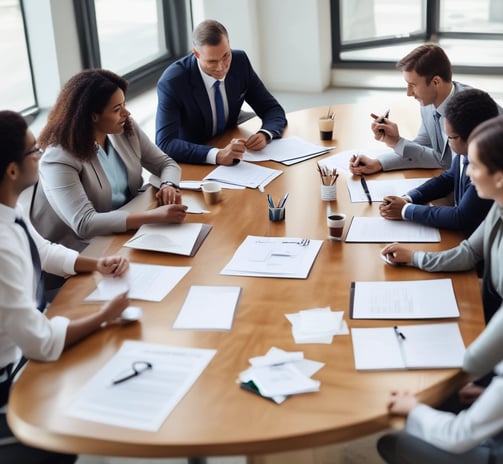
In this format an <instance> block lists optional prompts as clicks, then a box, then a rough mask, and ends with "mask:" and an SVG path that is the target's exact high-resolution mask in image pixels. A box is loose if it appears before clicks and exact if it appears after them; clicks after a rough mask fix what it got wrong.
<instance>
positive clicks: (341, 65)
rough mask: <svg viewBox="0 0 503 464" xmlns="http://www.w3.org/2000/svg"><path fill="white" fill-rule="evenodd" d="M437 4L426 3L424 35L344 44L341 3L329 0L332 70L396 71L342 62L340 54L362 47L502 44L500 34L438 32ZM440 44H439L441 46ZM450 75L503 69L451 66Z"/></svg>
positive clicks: (388, 65) (435, 0)
mask: <svg viewBox="0 0 503 464" xmlns="http://www.w3.org/2000/svg"><path fill="white" fill-rule="evenodd" d="M440 1H441V0H426V24H425V30H424V32H420V33H416V34H411V35H409V36H407V37H389V38H380V39H376V40H365V41H358V42H353V43H348V44H343V43H342V41H341V34H340V30H341V28H340V21H341V14H340V13H341V0H330V16H331V28H332V69H336V68H337V69H369V68H371V69H383V70H384V69H385V70H388V69H395V66H396V62H391V61H371V60H354V61H353V60H351V61H348V60H343V59H341V53H342V52H346V51H355V50H362V49H365V48H376V47H383V46H388V45H403V44H404V43H408V42H411V43H415V44H417V42H422V43H425V42H437V43H438V42H439V41H440V40H442V39H462V40H501V41H502V45H503V34H498V33H483V32H452V31H449V32H446V31H444V32H442V31H440ZM440 45H442V44H441V43H440ZM452 69H453V72H456V73H472V74H485V75H500V74H501V73H502V72H503V66H494V65H491V66H467V65H453V66H452Z"/></svg>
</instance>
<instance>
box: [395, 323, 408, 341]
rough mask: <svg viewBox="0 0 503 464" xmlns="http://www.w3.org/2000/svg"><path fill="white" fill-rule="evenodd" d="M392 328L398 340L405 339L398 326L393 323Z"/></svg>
mask: <svg viewBox="0 0 503 464" xmlns="http://www.w3.org/2000/svg"><path fill="white" fill-rule="evenodd" d="M393 330H394V331H395V334H396V336H397V338H398V339H399V340H405V339H406V338H405V335H404V334H403V332H401V331H400V329H399V328H398V326H396V325H395V327H393Z"/></svg>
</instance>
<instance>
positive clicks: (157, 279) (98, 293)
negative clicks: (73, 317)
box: [84, 263, 191, 301]
mask: <svg viewBox="0 0 503 464" xmlns="http://www.w3.org/2000/svg"><path fill="white" fill-rule="evenodd" d="M190 269H191V267H190V266H159V265H155V264H141V263H131V264H130V265H129V271H128V273H127V274H126V275H125V276H124V277H111V276H104V277H103V278H102V279H101V280H100V282H99V283H98V286H97V287H96V289H95V290H94V291H93V292H91V294H89V295H88V296H87V297H86V298H85V300H84V301H109V300H111V299H112V298H114V297H115V296H117V295H118V294H119V293H124V292H125V291H129V298H131V299H134V300H145V301H161V300H162V299H163V298H164V297H165V296H166V295H167V294H168V293H169V292H170V291H171V290H173V288H174V287H175V286H176V284H178V282H180V280H182V279H183V277H184V276H185V275H186V274H187V272H189V271H190Z"/></svg>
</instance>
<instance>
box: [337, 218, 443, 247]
mask: <svg viewBox="0 0 503 464" xmlns="http://www.w3.org/2000/svg"><path fill="white" fill-rule="evenodd" d="M346 242H364V243H371V242H372V243H373V242H377V243H388V242H415V243H420V242H440V231H439V230H438V229H437V228H435V227H428V226H425V225H423V224H417V223H415V222H407V221H389V220H388V219H384V218H381V217H367V216H364V217H353V220H352V221H351V225H350V226H349V231H348V233H347V234H346Z"/></svg>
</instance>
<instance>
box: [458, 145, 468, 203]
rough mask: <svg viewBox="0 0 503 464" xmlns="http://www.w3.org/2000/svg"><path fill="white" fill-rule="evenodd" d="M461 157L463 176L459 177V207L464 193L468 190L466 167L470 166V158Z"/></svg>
mask: <svg viewBox="0 0 503 464" xmlns="http://www.w3.org/2000/svg"><path fill="white" fill-rule="evenodd" d="M459 156H461V158H460V160H459V162H460V163H461V166H462V168H461V174H460V175H459V190H458V198H457V202H456V204H458V205H459V202H460V201H461V197H462V196H463V193H464V192H465V188H466V167H467V166H468V156H463V155H459Z"/></svg>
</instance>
